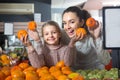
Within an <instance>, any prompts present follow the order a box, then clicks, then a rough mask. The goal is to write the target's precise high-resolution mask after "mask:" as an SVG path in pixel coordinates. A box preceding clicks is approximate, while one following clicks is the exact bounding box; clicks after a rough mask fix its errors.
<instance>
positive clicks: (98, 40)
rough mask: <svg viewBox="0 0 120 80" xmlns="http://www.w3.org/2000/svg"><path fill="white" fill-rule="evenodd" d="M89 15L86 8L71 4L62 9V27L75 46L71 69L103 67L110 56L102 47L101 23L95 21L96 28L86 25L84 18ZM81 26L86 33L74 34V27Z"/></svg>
mask: <svg viewBox="0 0 120 80" xmlns="http://www.w3.org/2000/svg"><path fill="white" fill-rule="evenodd" d="M89 17H91V16H90V14H89V13H88V12H87V11H86V10H82V9H79V8H78V7H75V6H72V7H69V8H67V9H66V10H64V12H63V14H62V22H63V27H64V30H65V32H66V34H67V35H68V37H69V38H70V39H71V40H72V41H73V45H75V46H76V49H77V56H76V63H75V64H74V65H73V67H72V68H73V69H75V70H77V69H104V66H105V65H106V64H108V63H109V61H110V59H111V57H110V55H109V52H107V51H106V50H103V48H102V37H101V24H100V23H98V22H97V21H96V28H94V29H90V28H88V27H87V26H86V24H85V22H86V20H87V19H88V18H89ZM79 27H83V28H85V29H86V30H87V35H86V36H82V35H83V34H81V33H80V36H76V29H77V28H79Z"/></svg>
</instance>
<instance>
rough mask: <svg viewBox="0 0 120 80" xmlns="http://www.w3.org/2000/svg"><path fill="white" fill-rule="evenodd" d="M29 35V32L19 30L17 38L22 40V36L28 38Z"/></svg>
mask: <svg viewBox="0 0 120 80" xmlns="http://www.w3.org/2000/svg"><path fill="white" fill-rule="evenodd" d="M26 35H27V31H26V30H19V31H18V32H17V37H18V39H20V38H21V37H22V36H23V37H24V36H26Z"/></svg>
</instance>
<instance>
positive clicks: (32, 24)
mask: <svg viewBox="0 0 120 80" xmlns="http://www.w3.org/2000/svg"><path fill="white" fill-rule="evenodd" d="M36 27H37V24H36V22H35V21H30V22H29V23H28V29H30V30H32V31H34V30H35V29H36Z"/></svg>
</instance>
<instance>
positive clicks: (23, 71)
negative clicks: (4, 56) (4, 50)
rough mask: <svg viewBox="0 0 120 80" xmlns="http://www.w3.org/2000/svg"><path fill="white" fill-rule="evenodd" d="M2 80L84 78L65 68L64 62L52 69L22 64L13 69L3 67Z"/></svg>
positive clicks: (80, 79)
mask: <svg viewBox="0 0 120 80" xmlns="http://www.w3.org/2000/svg"><path fill="white" fill-rule="evenodd" d="M0 80H84V77H83V76H81V75H80V74H79V73H76V72H73V71H72V70H71V69H70V67H68V66H65V64H64V62H63V61H60V62H58V63H57V64H56V65H55V66H51V67H50V68H49V67H47V66H43V67H41V68H34V67H32V66H30V65H29V64H28V63H25V62H22V63H20V64H18V65H16V66H13V67H9V66H4V67H2V68H1V69H0Z"/></svg>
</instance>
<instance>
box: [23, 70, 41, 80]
mask: <svg viewBox="0 0 120 80" xmlns="http://www.w3.org/2000/svg"><path fill="white" fill-rule="evenodd" d="M25 80H39V76H38V74H37V73H36V72H35V71H28V72H27V74H26V79H25Z"/></svg>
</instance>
